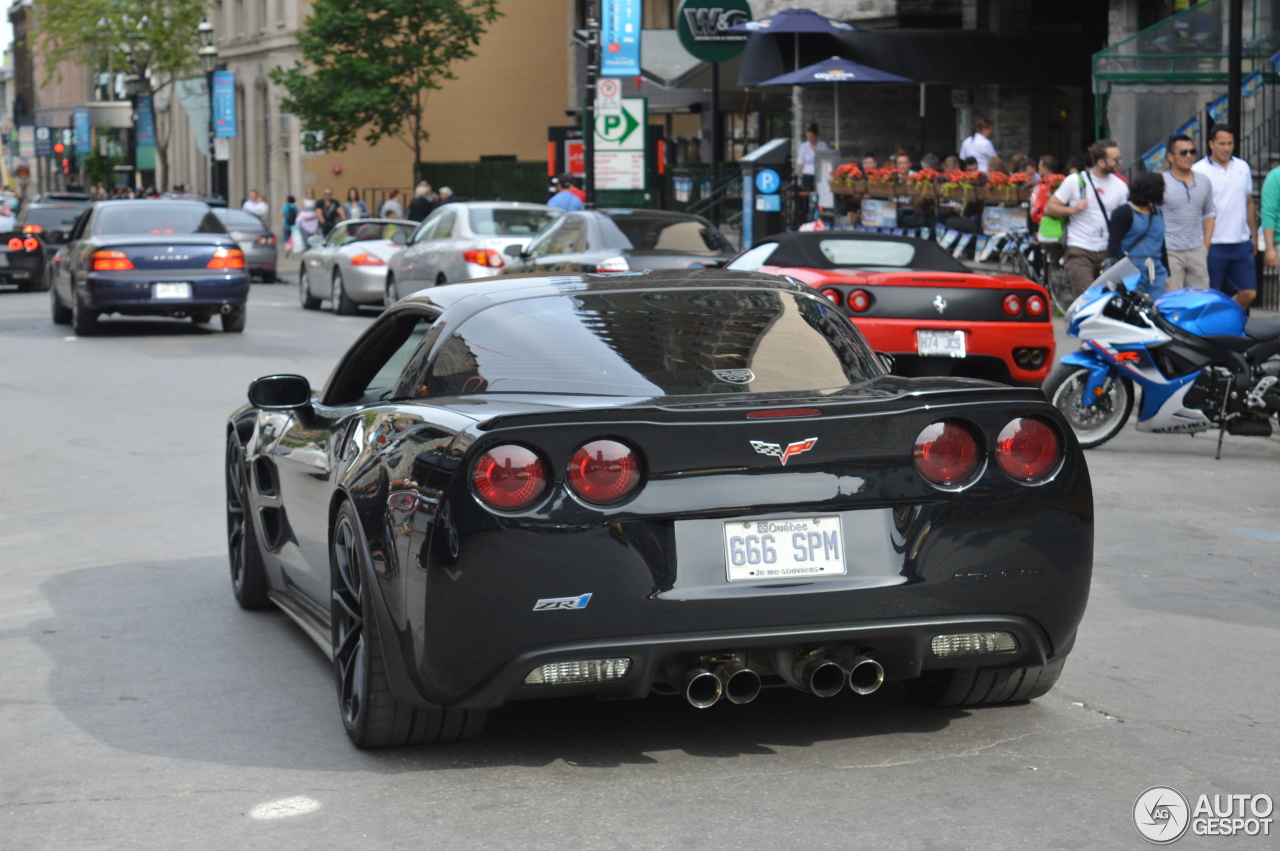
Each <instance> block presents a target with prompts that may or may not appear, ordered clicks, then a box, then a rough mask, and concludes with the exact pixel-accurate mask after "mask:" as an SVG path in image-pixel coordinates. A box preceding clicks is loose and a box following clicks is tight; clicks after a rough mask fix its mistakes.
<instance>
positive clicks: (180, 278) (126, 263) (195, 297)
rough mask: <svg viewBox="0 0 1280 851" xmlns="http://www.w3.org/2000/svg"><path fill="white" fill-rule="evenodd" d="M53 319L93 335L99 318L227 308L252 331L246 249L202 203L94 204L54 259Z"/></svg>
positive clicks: (228, 322)
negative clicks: (248, 322)
mask: <svg viewBox="0 0 1280 851" xmlns="http://www.w3.org/2000/svg"><path fill="white" fill-rule="evenodd" d="M50 271H51V275H50V280H51V283H52V286H51V287H50V291H49V296H50V303H51V310H52V313H53V321H54V322H56V323H58V324H60V325H66V324H70V325H71V326H72V327H73V328H74V329H75V332H76V334H80V335H83V334H92V333H93V332H94V331H95V330H96V328H97V324H98V317H99V316H102V315H106V314H111V313H119V314H121V315H123V316H173V317H189V318H190V319H191V320H192V321H193V322H197V323H204V322H208V321H209V320H210V319H212V318H213V316H214V314H219V315H220V316H221V318H222V329H223V330H224V331H229V332H232V333H238V332H240V331H243V330H244V323H245V310H246V309H245V302H246V300H247V299H248V296H249V275H248V273H247V271H246V270H245V267H244V253H243V252H241V250H240V248H239V246H237V245H236V244H235V242H234V241H233V240H232V239H231V237H230V236H228V235H227V232H226V229H225V228H223V226H222V222H221V221H219V220H218V217H217V216H215V215H214V214H213V211H212V210H211V209H210V208H209V206H208V205H206V204H203V203H201V202H199V201H146V202H142V201H99V202H97V203H95V204H93V205H92V206H91V207H89V208H87V209H86V210H85V212H84V214H83V215H81V216H80V217H79V218H78V219H77V220H76V223H75V226H74V227H73V228H72V230H71V234H70V237H69V240H68V242H67V244H66V245H64V246H62V247H61V248H60V249H59V250H58V253H57V254H56V255H54V258H53V261H52V262H51V263H50Z"/></svg>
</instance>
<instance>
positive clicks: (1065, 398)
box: [1042, 363, 1133, 449]
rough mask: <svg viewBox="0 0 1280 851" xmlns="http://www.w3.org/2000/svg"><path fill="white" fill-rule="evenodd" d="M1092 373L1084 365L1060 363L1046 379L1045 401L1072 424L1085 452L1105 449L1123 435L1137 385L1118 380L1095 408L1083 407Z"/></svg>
mask: <svg viewBox="0 0 1280 851" xmlns="http://www.w3.org/2000/svg"><path fill="white" fill-rule="evenodd" d="M1088 377H1089V371H1088V370H1086V369H1085V368H1084V367H1082V366H1072V365H1070V364H1064V363H1060V364H1058V365H1057V366H1055V367H1054V368H1053V372H1051V373H1049V377H1048V378H1046V379H1045V382H1044V386H1043V388H1042V389H1043V390H1044V395H1045V398H1046V399H1048V400H1049V402H1050V403H1052V404H1053V406H1054V407H1055V408H1057V409H1058V410H1059V411H1061V412H1062V415H1063V416H1064V417H1066V418H1067V422H1068V423H1070V424H1071V430H1072V431H1073V432H1075V435H1076V439H1077V440H1078V441H1080V446H1081V448H1083V449H1092V448H1093V447H1095V446H1101V445H1102V444H1104V443H1106V442H1107V441H1108V440H1110V439H1111V438H1113V437H1115V436H1116V435H1117V434H1119V433H1120V430H1121V429H1122V428H1124V424H1125V423H1126V422H1128V421H1129V414H1130V413H1131V412H1132V411H1133V384H1132V383H1131V382H1130V381H1129V379H1127V378H1122V377H1117V378H1115V379H1114V380H1112V382H1111V386H1110V387H1108V388H1107V392H1106V393H1104V394H1103V395H1102V396H1099V397H1098V398H1097V399H1096V400H1095V401H1094V403H1093V404H1092V405H1089V406H1088V407H1086V406H1085V405H1083V404H1082V400H1083V398H1084V387H1085V382H1086V380H1087V379H1088Z"/></svg>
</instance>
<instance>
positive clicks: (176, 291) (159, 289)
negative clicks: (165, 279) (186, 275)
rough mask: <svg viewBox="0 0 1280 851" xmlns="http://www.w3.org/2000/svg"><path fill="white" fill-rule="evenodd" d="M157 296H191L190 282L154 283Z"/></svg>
mask: <svg viewBox="0 0 1280 851" xmlns="http://www.w3.org/2000/svg"><path fill="white" fill-rule="evenodd" d="M152 286H153V287H155V289H154V293H155V298H191V285H190V284H153V285H152Z"/></svg>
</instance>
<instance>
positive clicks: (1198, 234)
mask: <svg viewBox="0 0 1280 851" xmlns="http://www.w3.org/2000/svg"><path fill="white" fill-rule="evenodd" d="M1165 151H1166V157H1167V158H1168V160H1169V169H1168V171H1166V172H1165V173H1164V204H1163V205H1162V206H1161V207H1160V212H1161V213H1162V214H1163V215H1164V247H1165V251H1166V253H1167V254H1168V256H1169V282H1168V288H1169V289H1171V290H1180V289H1182V288H1183V287H1207V286H1209V263H1208V258H1209V243H1210V242H1211V241H1212V240H1213V225H1214V222H1215V221H1216V219H1215V218H1214V215H1215V214H1214V209H1213V186H1212V184H1210V183H1209V178H1207V177H1205V176H1204V175H1203V174H1196V173H1195V172H1194V171H1192V170H1191V166H1192V165H1194V164H1195V161H1196V146H1195V145H1194V144H1193V143H1192V141H1191V139H1190V137H1188V136H1182V135H1178V136H1171V137H1169V141H1168V143H1167V144H1166V145H1165Z"/></svg>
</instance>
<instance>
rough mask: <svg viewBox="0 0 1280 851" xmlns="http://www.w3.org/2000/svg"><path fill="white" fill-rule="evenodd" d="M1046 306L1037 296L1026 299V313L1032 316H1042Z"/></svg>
mask: <svg viewBox="0 0 1280 851" xmlns="http://www.w3.org/2000/svg"><path fill="white" fill-rule="evenodd" d="M1045 308H1046V305H1045V302H1044V299H1042V298H1041V297H1040V296H1038V295H1033V296H1028V297H1027V313H1030V314H1031V315H1032V316H1043V315H1044V311H1045Z"/></svg>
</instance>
